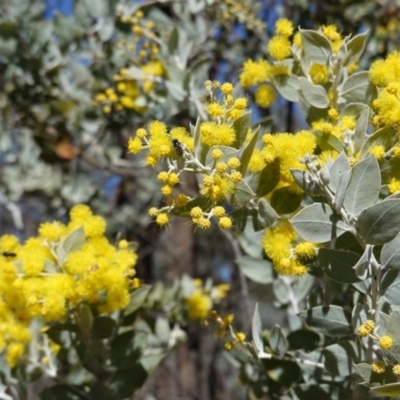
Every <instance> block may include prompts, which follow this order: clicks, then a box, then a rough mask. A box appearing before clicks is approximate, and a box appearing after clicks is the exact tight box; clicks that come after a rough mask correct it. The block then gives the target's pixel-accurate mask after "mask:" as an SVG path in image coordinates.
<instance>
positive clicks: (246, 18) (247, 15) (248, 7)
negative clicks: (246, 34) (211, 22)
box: [212, 0, 265, 32]
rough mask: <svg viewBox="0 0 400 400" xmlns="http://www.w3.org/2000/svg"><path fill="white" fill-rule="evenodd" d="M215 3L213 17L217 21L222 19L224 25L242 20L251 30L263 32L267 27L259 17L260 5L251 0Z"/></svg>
mask: <svg viewBox="0 0 400 400" xmlns="http://www.w3.org/2000/svg"><path fill="white" fill-rule="evenodd" d="M214 5H215V9H212V11H213V13H214V12H215V14H214V15H213V18H214V19H215V21H221V22H222V24H223V25H226V23H229V24H233V23H235V22H240V23H242V24H244V25H245V26H246V28H247V29H249V30H253V31H258V32H263V31H264V29H265V22H264V21H262V20H261V19H259V18H257V11H258V7H257V5H256V4H255V3H254V2H253V1H251V0H241V1H237V0H223V1H217V2H215V3H214Z"/></svg>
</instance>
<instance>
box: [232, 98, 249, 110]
mask: <svg viewBox="0 0 400 400" xmlns="http://www.w3.org/2000/svg"><path fill="white" fill-rule="evenodd" d="M233 107H235V108H237V109H238V110H244V109H245V108H246V107H247V99H246V98H244V97H239V98H237V99H236V100H235V102H234V103H233Z"/></svg>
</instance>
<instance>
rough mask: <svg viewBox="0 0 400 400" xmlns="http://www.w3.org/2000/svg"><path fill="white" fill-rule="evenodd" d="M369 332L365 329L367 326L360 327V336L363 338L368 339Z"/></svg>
mask: <svg viewBox="0 0 400 400" xmlns="http://www.w3.org/2000/svg"><path fill="white" fill-rule="evenodd" d="M369 333H370V332H369V330H368V329H367V328H366V327H365V325H361V326H359V327H358V335H359V336H361V337H366V336H368V335H369Z"/></svg>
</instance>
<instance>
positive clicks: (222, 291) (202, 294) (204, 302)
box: [185, 279, 230, 320]
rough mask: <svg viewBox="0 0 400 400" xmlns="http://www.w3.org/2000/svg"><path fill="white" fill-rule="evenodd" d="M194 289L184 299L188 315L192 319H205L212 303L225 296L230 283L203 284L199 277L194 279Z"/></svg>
mask: <svg viewBox="0 0 400 400" xmlns="http://www.w3.org/2000/svg"><path fill="white" fill-rule="evenodd" d="M194 284H195V290H194V291H193V293H192V294H191V295H190V296H189V297H188V298H187V299H186V300H185V303H186V308H187V313H188V317H189V318H190V319H193V320H203V319H205V318H206V317H207V316H208V314H209V312H210V310H211V307H212V306H213V304H215V303H218V302H219V301H220V300H222V299H223V298H225V297H226V295H227V293H228V292H229V290H230V285H229V284H227V283H222V284H219V285H216V286H210V285H204V286H203V282H202V280H201V279H195V280H194Z"/></svg>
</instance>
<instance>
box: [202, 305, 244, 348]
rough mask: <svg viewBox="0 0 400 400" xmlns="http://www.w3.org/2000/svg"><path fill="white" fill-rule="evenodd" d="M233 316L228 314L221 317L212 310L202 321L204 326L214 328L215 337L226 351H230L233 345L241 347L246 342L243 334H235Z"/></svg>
mask: <svg viewBox="0 0 400 400" xmlns="http://www.w3.org/2000/svg"><path fill="white" fill-rule="evenodd" d="M234 319H235V316H234V315H233V314H229V315H226V316H222V315H220V314H218V312H217V311H216V310H212V311H210V312H209V314H208V318H207V319H205V320H204V321H203V324H204V325H205V326H210V325H212V326H214V327H215V328H216V336H217V337H218V338H221V339H222V340H223V342H224V347H225V349H226V350H228V351H229V350H232V349H233V348H234V347H235V345H236V346H237V345H241V344H243V343H245V341H246V335H245V334H244V333H243V332H235V331H234V328H233V325H232V324H233V321H234Z"/></svg>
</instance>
